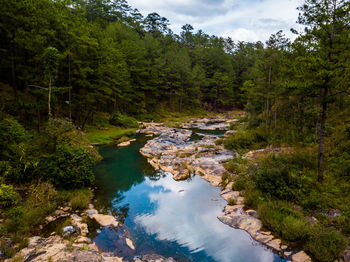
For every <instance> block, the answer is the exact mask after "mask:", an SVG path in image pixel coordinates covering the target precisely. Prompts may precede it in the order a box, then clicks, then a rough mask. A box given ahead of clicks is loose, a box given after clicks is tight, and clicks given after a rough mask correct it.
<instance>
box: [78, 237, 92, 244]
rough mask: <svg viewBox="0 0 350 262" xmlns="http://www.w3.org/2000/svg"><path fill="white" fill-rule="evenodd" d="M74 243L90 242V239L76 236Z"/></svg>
mask: <svg viewBox="0 0 350 262" xmlns="http://www.w3.org/2000/svg"><path fill="white" fill-rule="evenodd" d="M74 242H75V243H78V244H80V243H84V244H90V243H91V239H90V238H88V237H79V238H77V240H75V241H74Z"/></svg>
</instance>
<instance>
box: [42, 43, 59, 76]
mask: <svg viewBox="0 0 350 262" xmlns="http://www.w3.org/2000/svg"><path fill="white" fill-rule="evenodd" d="M58 57H59V53H58V50H57V49H56V48H54V47H51V46H50V47H48V48H46V49H45V51H44V53H43V57H42V59H43V65H44V68H45V71H47V73H48V74H49V75H50V76H51V75H54V74H55V73H56V71H57V68H58Z"/></svg>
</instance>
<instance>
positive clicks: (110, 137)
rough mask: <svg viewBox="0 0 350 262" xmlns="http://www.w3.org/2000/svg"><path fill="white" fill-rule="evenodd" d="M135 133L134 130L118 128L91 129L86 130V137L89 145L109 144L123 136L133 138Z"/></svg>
mask: <svg viewBox="0 0 350 262" xmlns="http://www.w3.org/2000/svg"><path fill="white" fill-rule="evenodd" d="M135 133H136V129H121V128H119V127H108V128H105V129H96V128H92V129H88V131H87V133H86V137H87V139H88V140H89V141H90V143H103V144H109V143H112V142H114V141H115V140H118V139H119V138H121V137H123V136H133V135H135Z"/></svg>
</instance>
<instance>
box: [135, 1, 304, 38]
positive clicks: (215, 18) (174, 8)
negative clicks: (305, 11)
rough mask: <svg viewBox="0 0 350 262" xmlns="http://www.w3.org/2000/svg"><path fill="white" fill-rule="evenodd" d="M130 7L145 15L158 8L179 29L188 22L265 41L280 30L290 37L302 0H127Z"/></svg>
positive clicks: (221, 33) (206, 29)
mask: <svg viewBox="0 0 350 262" xmlns="http://www.w3.org/2000/svg"><path fill="white" fill-rule="evenodd" d="M128 2H129V4H130V5H131V6H132V7H133V8H137V9H139V11H140V12H141V13H142V14H143V15H144V16H146V15H147V14H149V13H152V12H157V13H158V14H159V15H161V16H165V17H166V18H168V19H169V20H170V23H171V25H170V28H171V29H172V30H173V31H174V32H175V33H179V32H180V31H181V26H182V25H184V24H191V25H192V26H193V27H194V28H195V31H197V30H198V29H202V30H203V31H204V32H205V33H207V34H209V35H213V34H214V35H219V36H224V37H228V36H230V37H231V38H232V39H233V40H235V41H238V40H240V41H258V40H260V41H265V40H267V39H268V38H269V36H270V35H271V34H273V33H276V32H277V31H278V30H281V29H282V30H283V31H284V32H285V33H286V35H287V36H288V37H290V38H293V35H292V34H291V33H290V28H292V27H293V28H299V27H298V25H297V24H296V20H297V17H298V11H297V10H296V8H297V7H298V6H299V5H300V4H301V3H302V2H303V1H302V0H129V1H128Z"/></svg>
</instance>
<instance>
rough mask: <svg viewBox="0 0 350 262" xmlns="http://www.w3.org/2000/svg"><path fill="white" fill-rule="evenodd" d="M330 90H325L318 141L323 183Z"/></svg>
mask: <svg viewBox="0 0 350 262" xmlns="http://www.w3.org/2000/svg"><path fill="white" fill-rule="evenodd" d="M327 95H328V88H327V87H325V88H324V93H323V99H322V113H321V129H320V136H319V141H318V182H320V183H321V184H322V183H323V171H324V167H323V158H324V153H323V146H324V132H325V127H326V117H327V101H326V98H327Z"/></svg>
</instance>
